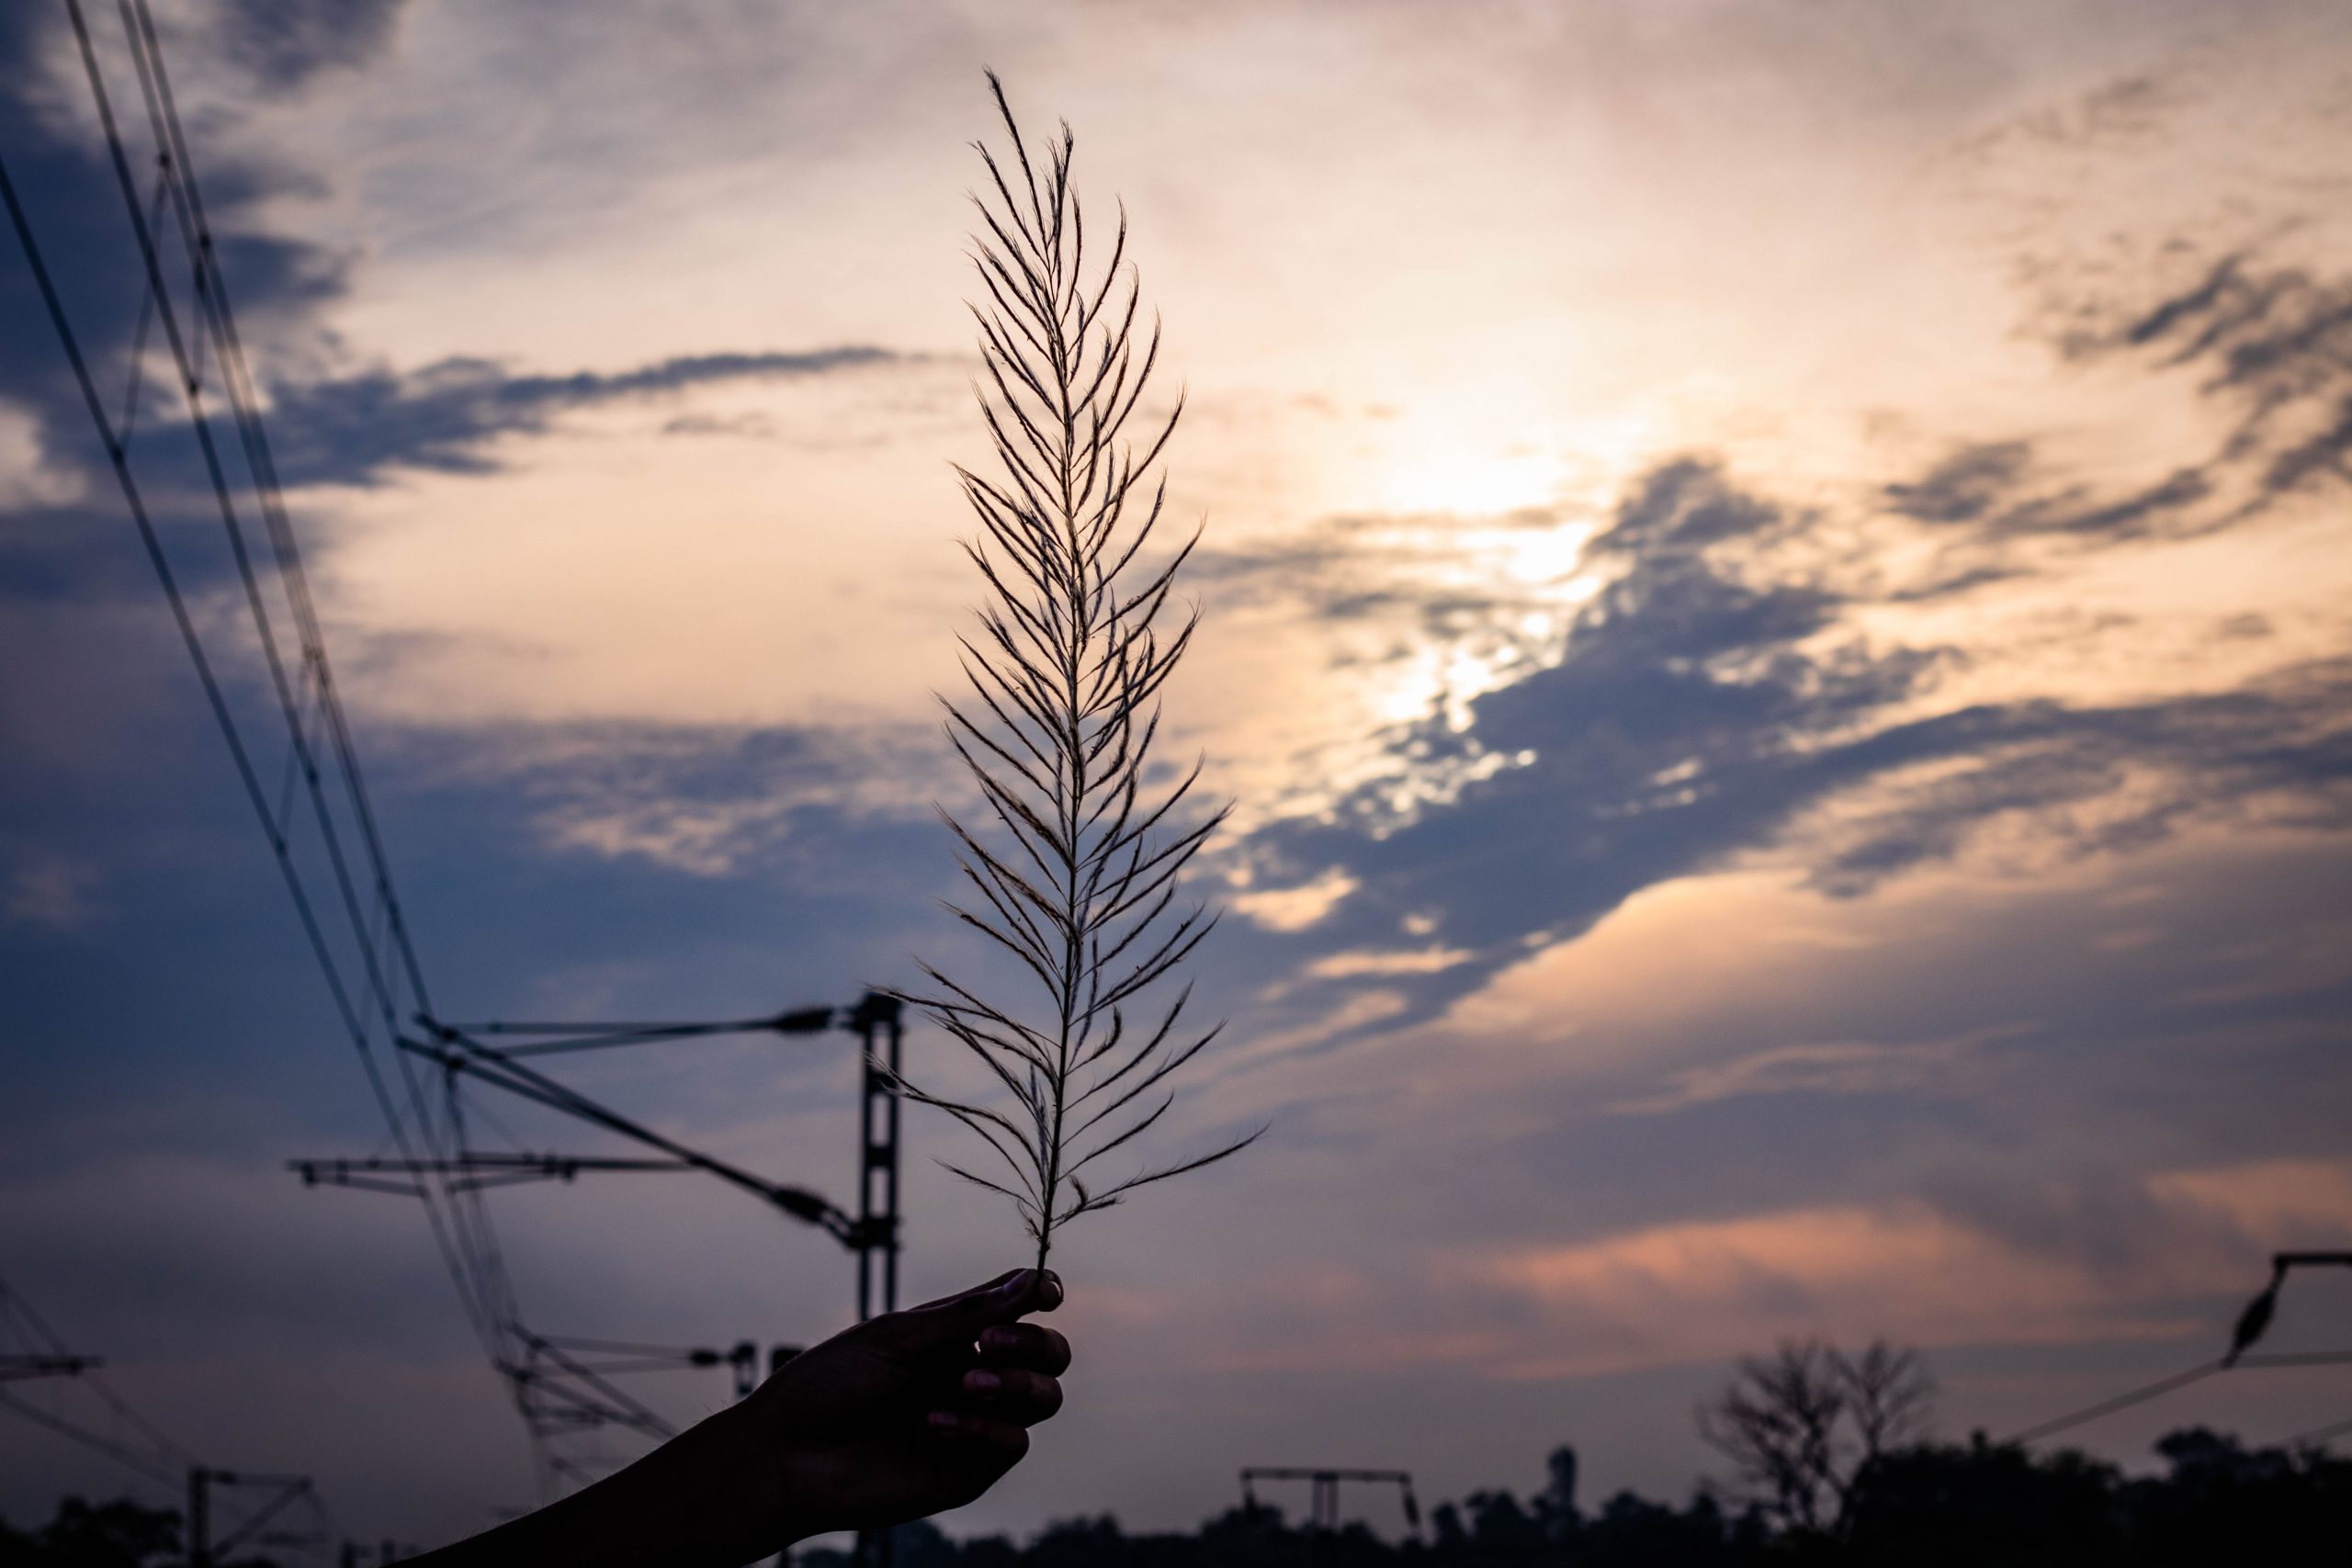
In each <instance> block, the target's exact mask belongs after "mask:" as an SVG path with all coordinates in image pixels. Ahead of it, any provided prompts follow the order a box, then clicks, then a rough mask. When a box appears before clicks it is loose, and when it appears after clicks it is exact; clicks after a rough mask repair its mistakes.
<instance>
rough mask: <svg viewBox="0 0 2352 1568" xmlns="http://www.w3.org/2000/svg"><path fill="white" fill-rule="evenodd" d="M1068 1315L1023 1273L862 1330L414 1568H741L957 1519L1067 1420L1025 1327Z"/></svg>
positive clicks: (1041, 1340)
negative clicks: (850, 1532) (591, 1479)
mask: <svg viewBox="0 0 2352 1568" xmlns="http://www.w3.org/2000/svg"><path fill="white" fill-rule="evenodd" d="M1061 1299H1062V1288H1061V1281H1060V1280H1058V1279H1057V1278H1056V1277H1055V1276H1054V1274H1053V1273H1052V1272H1051V1271H1050V1270H1047V1271H1045V1272H1042V1273H1041V1272H1040V1271H1038V1270H1036V1269H1015V1270H1014V1271H1013V1272H1012V1273H1010V1274H1006V1275H1002V1276H1001V1277H999V1278H998V1279H995V1280H990V1281H989V1283H988V1284H986V1285H982V1286H979V1287H978V1288H977V1289H975V1290H970V1291H967V1292H963V1293H961V1294H959V1295H954V1296H947V1297H944V1298H942V1299H941V1300H939V1301H935V1302H932V1303H927V1304H926V1305H923V1306H919V1307H913V1308H910V1309H909V1310H908V1311H905V1312H895V1313H889V1314H885V1315H884V1316H881V1317H877V1318H875V1319H873V1320H871V1321H869V1322H866V1323H862V1324H859V1325H857V1326H856V1327H854V1328H851V1329H848V1330H845V1331H844V1332H842V1333H841V1334H837V1335H835V1336H834V1337H832V1338H831V1339H828V1340H826V1341H825V1342H824V1343H823V1344H821V1345H819V1346H816V1347H814V1348H810V1349H808V1350H805V1351H803V1352H801V1354H799V1355H798V1356H796V1357H794V1358H793V1359H791V1360H789V1361H787V1362H786V1363H785V1365H784V1367H783V1368H782V1369H781V1370H780V1371H777V1373H776V1374H775V1376H774V1377H772V1378H770V1379H769V1380H768V1381H767V1382H765V1383H763V1384H762V1385H761V1386H760V1388H759V1390H758V1391H757V1392H756V1393H753V1394H752V1397H751V1398H749V1399H747V1400H745V1401H743V1402H742V1403H741V1404H737V1405H735V1406H733V1407H731V1408H729V1409H727V1410H722V1411H720V1412H719V1413H718V1415H716V1416H711V1417H710V1418H709V1419H708V1420H706V1421H704V1422H703V1423H701V1424H700V1425H699V1426H697V1427H694V1428H692V1429H691V1430H689V1431H686V1432H684V1433H682V1434H680V1435H679V1436H678V1437H676V1438H673V1439H672V1440H671V1441H669V1442H668V1443H665V1444H663V1445H662V1447H661V1448H659V1449H657V1450H654V1451H653V1452H652V1453H650V1454H648V1455H647V1456H646V1457H645V1458H643V1459H641V1460H639V1461H638V1462H637V1463H635V1464H633V1465H631V1466H629V1467H628V1469H627V1470H624V1471H621V1472H619V1473H617V1474H616V1475H611V1476H607V1477H606V1478H605V1480H603V1481H600V1482H598V1483H595V1484H594V1486H591V1487H588V1488H587V1489H585V1490H584V1491H582V1492H579V1493H576V1494H574V1495H571V1496H570V1497H566V1498H564V1499H563V1500H562V1501H561V1502H559V1503H554V1504H550V1505H549V1506H547V1507H545V1508H542V1509H540V1510H539V1511H538V1512H537V1513H535V1514H529V1515H526V1516H525V1517H522V1518H519V1519H515V1520H514V1521H512V1522H511V1523H508V1524H503V1525H501V1526H499V1527H498V1528H497V1529H492V1530H488V1531H485V1532H484V1533H482V1534H481V1535H478V1536H475V1537H473V1538H472V1539H471V1540H464V1541H460V1542H458V1544H457V1545H455V1546H450V1547H444V1548H443V1549H442V1550H440V1551H434V1552H428V1553H427V1554H426V1555H424V1557H421V1558H417V1559H415V1560H414V1561H415V1562H417V1563H418V1564H419V1568H524V1565H526V1564H539V1563H553V1562H560V1563H563V1564H565V1568H606V1565H610V1568H643V1565H644V1564H647V1563H657V1562H658V1563H662V1564H664V1565H665V1568H739V1565H740V1564H742V1563H745V1562H751V1561H752V1559H754V1558H758V1557H763V1556H766V1555H768V1554H770V1553H773V1552H775V1551H780V1550H782V1549H783V1548H785V1547H786V1546H788V1545H790V1544H791V1543H792V1542H794V1541H796V1540H806V1539H807V1538H809V1536H812V1535H822V1534H824V1533H826V1532H827V1531H829V1530H840V1529H860V1528H863V1527H866V1526H878V1525H894V1524H902V1523H904V1522H906V1521H908V1520H910V1519H919V1518H922V1517H926V1516H927V1515H931V1514H935V1513H939V1512H941V1511H942V1510H944V1509H947V1508H954V1507H958V1506H962V1505H963V1504H966V1503H968V1502H970V1501H972V1499H974V1498H975V1497H978V1495H980V1494H981V1493H983V1492H985V1491H987V1490H988V1489H989V1487H990V1486H991V1485H993V1484H995V1483H996V1482H997V1480H998V1478H999V1477H1001V1476H1002V1475H1003V1474H1004V1473H1005V1472H1007V1471H1009V1470H1011V1469H1012V1467H1013V1465H1014V1464H1016V1463H1018V1462H1019V1461H1020V1459H1021V1457H1022V1455H1023V1454H1024V1453H1026V1452H1028V1450H1029V1433H1028V1430H1027V1428H1028V1427H1032V1426H1035V1424H1036V1423H1037V1422H1040V1421H1043V1420H1045V1419H1046V1418H1047V1417H1048V1416H1052V1415H1053V1414H1054V1412H1055V1411H1057V1410H1058V1409H1059V1408H1061V1402H1062V1394H1061V1384H1060V1383H1059V1382H1057V1379H1058V1377H1059V1375H1060V1374H1061V1372H1062V1371H1064V1370H1065V1369H1067V1368H1068V1367H1069V1343H1068V1342H1067V1341H1066V1340H1064V1339H1063V1338H1062V1337H1061V1336H1060V1335H1058V1334H1057V1333H1055V1332H1054V1331H1053V1330H1052V1329H1050V1328H1047V1327H1046V1326H1044V1325H1041V1324H1033V1323H1023V1322H1021V1321H1020V1319H1021V1318H1022V1317H1023V1315H1025V1314H1029V1313H1032V1312H1050V1311H1052V1310H1053V1309H1054V1308H1055V1307H1057V1306H1059V1305H1060V1304H1061Z"/></svg>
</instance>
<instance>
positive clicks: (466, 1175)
mask: <svg viewBox="0 0 2352 1568" xmlns="http://www.w3.org/2000/svg"><path fill="white" fill-rule="evenodd" d="M286 1168H287V1169H288V1170H290V1171H292V1172H293V1173H294V1174H295V1175H297V1176H299V1177H300V1178H301V1179H302V1185H303V1186H305V1187H318V1186H327V1187H354V1188H360V1189H363V1190H368V1191H373V1192H396V1193H400V1194H402V1195H404V1196H408V1197H420V1198H421V1197H423V1196H424V1195H425V1194H424V1186H423V1185H422V1184H421V1183H418V1182H413V1181H399V1180H393V1179H391V1178H395V1177H402V1176H446V1177H453V1178H455V1179H454V1180H452V1181H451V1182H450V1183H449V1185H450V1187H451V1188H452V1189H454V1190H458V1191H460V1192H472V1191H479V1190H482V1189H483V1188H488V1187H513V1186H518V1185H520V1184H522V1183H524V1182H529V1181H571V1180H572V1179H575V1178H577V1177H578V1176H579V1175H580V1174H581V1173H582V1171H592V1172H594V1171H644V1170H691V1169H693V1167H692V1166H690V1165H688V1164H687V1163H686V1162H685V1161H684V1160H679V1159H610V1158H606V1157H604V1156H595V1155H553V1154H547V1155H542V1154H530V1153H521V1154H497V1153H473V1152H469V1153H466V1154H461V1155H456V1156H451V1157H449V1158H447V1159H341V1158H337V1159H292V1160H288V1161H287V1162H286Z"/></svg>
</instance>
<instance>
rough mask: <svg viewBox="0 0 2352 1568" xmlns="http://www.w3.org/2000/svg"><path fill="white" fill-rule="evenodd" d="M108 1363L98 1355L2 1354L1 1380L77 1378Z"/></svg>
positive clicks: (24, 1380) (0, 1358)
mask: <svg viewBox="0 0 2352 1568" xmlns="http://www.w3.org/2000/svg"><path fill="white" fill-rule="evenodd" d="M105 1365H106V1362H104V1361H103V1360H101V1359H98V1358H97V1357H96V1356H41V1355H17V1354H13V1353H11V1354H8V1355H0V1382H30V1381H31V1380H32V1379H34V1378H77V1377H80V1376H81V1375H82V1374H83V1373H84V1372H87V1371H96V1370H97V1369H98V1368H100V1367H103V1366H105Z"/></svg>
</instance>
